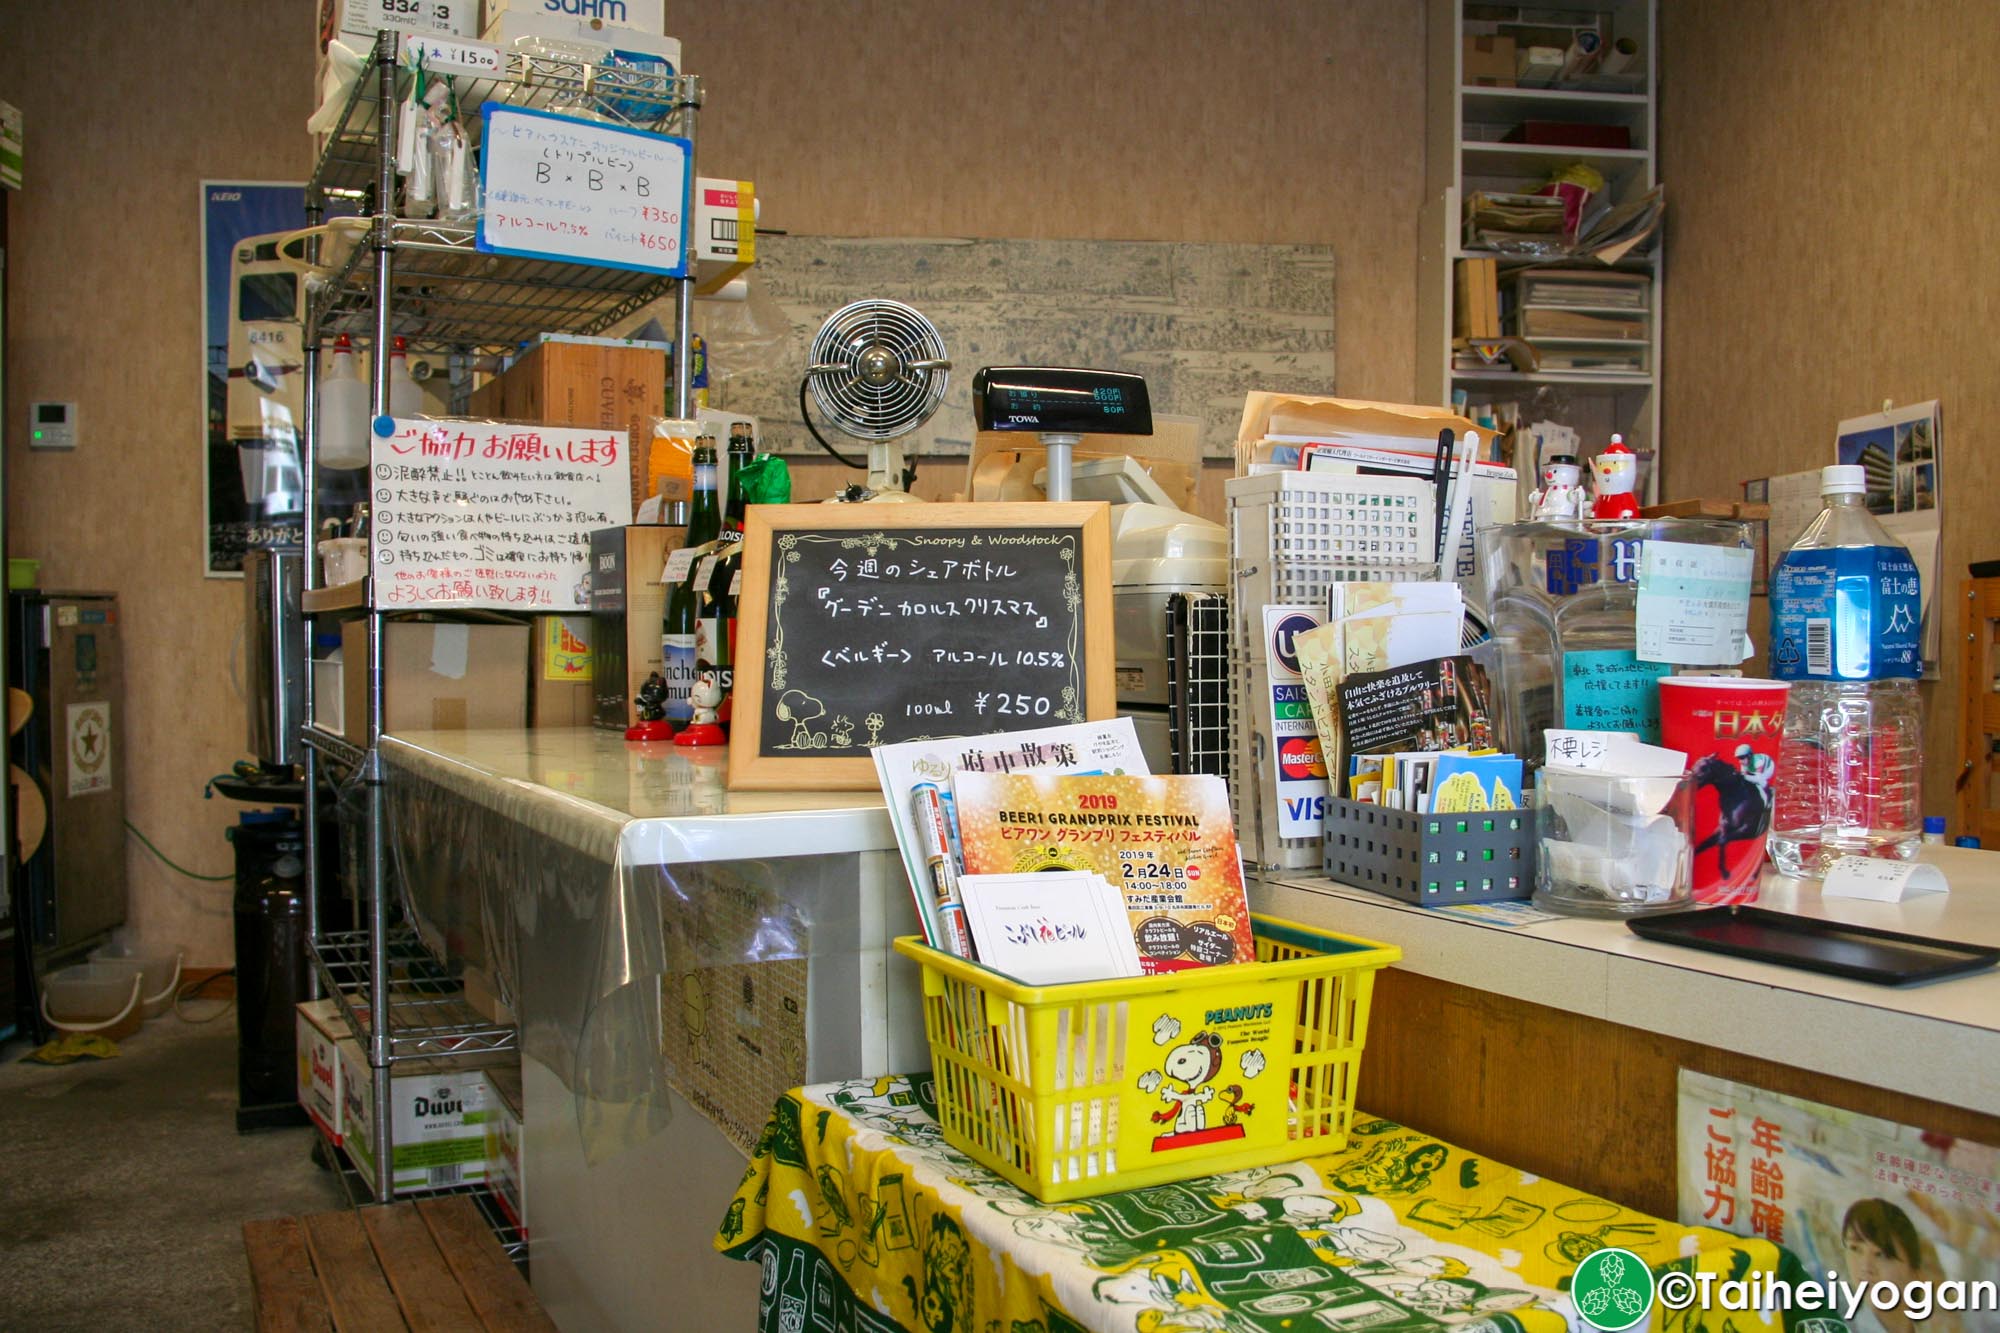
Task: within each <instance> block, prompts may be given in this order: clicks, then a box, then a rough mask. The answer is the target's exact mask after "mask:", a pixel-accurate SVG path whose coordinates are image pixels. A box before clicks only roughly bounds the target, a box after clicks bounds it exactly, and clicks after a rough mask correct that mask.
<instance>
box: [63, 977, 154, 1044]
mask: <svg viewBox="0 0 2000 1333" xmlns="http://www.w3.org/2000/svg"><path fill="white" fill-rule="evenodd" d="M143 981H144V978H143V976H142V975H141V974H140V972H139V971H138V969H136V968H133V967H129V966H126V965H123V964H119V963H78V964H77V965H76V966H74V967H64V968H58V969H57V970H56V971H54V972H51V973H49V974H48V975H47V976H46V977H43V978H42V1017H43V1018H46V1019H47V1020H48V1021H49V1024H50V1026H52V1027H55V1028H57V1029H59V1030H60V1031H63V1032H86V1033H94V1034H96V1035H97V1036H101V1037H109V1038H110V1039H111V1040H113V1041H116V1040H118V1039H120V1038H122V1037H129V1036H131V1035H132V1034H133V1033H134V1032H137V1031H138V1030H139V1024H140V1023H142V1022H144V1021H145V1019H144V1017H143V1016H142V1015H141V1013H140V1009H139V992H140V988H141V985H142V983H143Z"/></svg>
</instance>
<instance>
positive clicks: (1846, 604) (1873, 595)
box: [1771, 546, 1924, 680]
mask: <svg viewBox="0 0 2000 1333" xmlns="http://www.w3.org/2000/svg"><path fill="white" fill-rule="evenodd" d="M1918 580H1919V576H1918V574H1917V564H1916V561H1914V560H1912V559H1911V558H1910V553H1909V552H1908V551H1906V550H1904V549H1902V548H1901V547H1899V546H1858V547H1839V548H1836V549H1833V550H1820V551H1791V552H1788V553H1786V555H1785V557H1784V559H1783V560H1782V561H1780V562H1779V565H1778V569H1777V572H1776V573H1775V574H1774V575H1772V578H1771V675H1772V676H1773V677H1775V678H1776V679H1778V680H1885V679H1892V678H1898V677H1903V678H1908V679H1912V680H1914V679H1915V678H1917V677H1918V676H1921V675H1922V674H1923V669H1924V665H1923V645H1922V638H1923V611H1922V606H1923V603H1922V601H1921V599H1920V597H1919V595H1918V594H1919V589H1920V584H1919V581H1918Z"/></svg>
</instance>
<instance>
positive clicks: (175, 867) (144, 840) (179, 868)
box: [125, 819, 236, 884]
mask: <svg viewBox="0 0 2000 1333" xmlns="http://www.w3.org/2000/svg"><path fill="white" fill-rule="evenodd" d="M125 831H126V832H127V833H130V834H131V835H132V836H133V837H135V838H137V839H138V840H139V845H140V846H142V847H144V848H145V849H146V850H147V851H149V852H151V853H152V854H153V855H154V856H157V857H159V858H160V861H161V863H162V864H164V865H165V866H166V867H167V869H169V870H172V871H174V872H176V873H178V874H182V875H186V876H187V877H188V878H189V879H195V880H200V881H201V882H202V883H204V884H220V883H222V882H223V881H225V880H232V879H235V878H236V876H235V874H234V873H233V872H232V873H230V874H227V875H199V874H196V873H195V872H194V871H192V870H189V869H188V868H187V867H186V866H184V865H181V864H180V863H179V862H177V861H175V860H174V858H173V857H171V856H168V855H167V854H166V853H165V852H163V851H161V850H160V849H159V848H158V847H155V846H154V845H153V840H152V839H151V838H149V837H147V836H146V835H145V834H143V833H141V832H140V831H139V826H138V825H137V824H134V823H133V822H132V821H131V820H129V819H128V820H126V821H125Z"/></svg>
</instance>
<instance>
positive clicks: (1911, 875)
mask: <svg viewBox="0 0 2000 1333" xmlns="http://www.w3.org/2000/svg"><path fill="white" fill-rule="evenodd" d="M1819 892H1820V897H1822V898H1868V899H1872V900H1873V901H1875V902H1878V903H1899V902H1901V901H1903V899H1905V898H1910V897H1915V896H1918V895H1921V894H1926V893H1950V892H1951V885H1950V884H1948V883H1946V882H1945V877H1944V872H1943V871H1942V870H1939V869H1938V868H1937V867H1936V866H1934V865H1926V864H1925V863H1923V862H1921V861H1890V860H1877V859H1875V858H1872V857H1867V856H1843V857H1841V858H1840V859H1839V860H1838V861H1835V862H1834V863H1833V868H1832V869H1830V870H1828V871H1827V872H1826V880H1825V882H1824V883H1823V884H1821V885H1820V891H1819Z"/></svg>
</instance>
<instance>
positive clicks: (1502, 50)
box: [1464, 35, 1515, 88]
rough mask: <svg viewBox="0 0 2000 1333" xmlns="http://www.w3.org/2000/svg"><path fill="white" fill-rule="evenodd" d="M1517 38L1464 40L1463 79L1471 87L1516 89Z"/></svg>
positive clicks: (1472, 37) (1473, 38) (1471, 37)
mask: <svg viewBox="0 0 2000 1333" xmlns="http://www.w3.org/2000/svg"><path fill="white" fill-rule="evenodd" d="M1514 57H1515V48H1514V39H1513V38H1512V37H1474V36H1470V35H1468V36H1467V37H1466V39H1465V56H1464V67H1465V68H1464V78H1465V85H1466V87H1468V88H1512V87H1513V86H1514Z"/></svg>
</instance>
